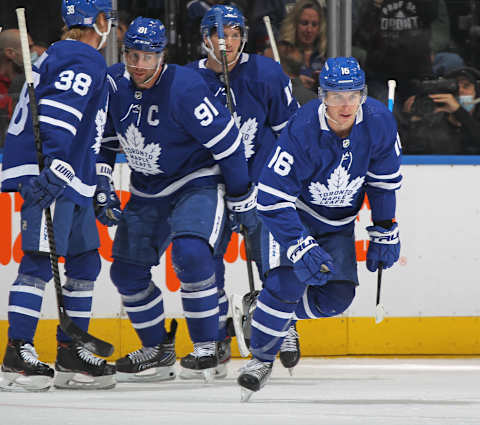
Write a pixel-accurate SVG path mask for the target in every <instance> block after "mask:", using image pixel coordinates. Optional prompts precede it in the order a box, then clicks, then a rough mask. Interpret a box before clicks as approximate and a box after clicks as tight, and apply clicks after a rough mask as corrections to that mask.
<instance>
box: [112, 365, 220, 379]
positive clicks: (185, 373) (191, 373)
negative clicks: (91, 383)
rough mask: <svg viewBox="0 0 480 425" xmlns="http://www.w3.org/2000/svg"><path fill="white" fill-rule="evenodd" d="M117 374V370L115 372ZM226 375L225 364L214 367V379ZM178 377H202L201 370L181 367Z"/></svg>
mask: <svg viewBox="0 0 480 425" xmlns="http://www.w3.org/2000/svg"><path fill="white" fill-rule="evenodd" d="M117 374H118V372H117ZM227 375H228V369H227V365H226V364H221V365H218V366H217V367H216V368H215V379H224V378H226V377H227ZM178 377H179V378H180V379H184V380H186V381H188V380H194V379H200V380H201V379H204V376H203V371H201V370H194V369H187V368H182V370H181V371H180V374H179V375H178Z"/></svg>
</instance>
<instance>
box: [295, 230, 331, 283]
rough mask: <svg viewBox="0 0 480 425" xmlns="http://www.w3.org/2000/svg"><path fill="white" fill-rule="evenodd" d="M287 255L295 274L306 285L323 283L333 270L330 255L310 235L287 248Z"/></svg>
mask: <svg viewBox="0 0 480 425" xmlns="http://www.w3.org/2000/svg"><path fill="white" fill-rule="evenodd" d="M287 257H288V258H289V260H290V261H291V262H292V263H293V271H294V273H295V275H296V276H297V277H298V279H299V280H300V282H302V283H305V284H307V285H312V286H321V285H325V284H326V283H327V281H328V280H329V279H330V278H331V277H332V274H333V273H334V272H335V269H334V266H333V260H332V257H331V256H330V254H329V253H328V252H326V251H325V250H324V249H322V248H321V247H320V245H318V243H317V241H316V240H315V239H314V238H312V237H311V236H307V237H306V238H305V239H303V238H302V239H300V240H299V242H298V244H296V245H292V246H291V247H290V248H288V250H287Z"/></svg>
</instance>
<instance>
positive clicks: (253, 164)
mask: <svg viewBox="0 0 480 425" xmlns="http://www.w3.org/2000/svg"><path fill="white" fill-rule="evenodd" d="M219 15H220V16H221V19H222V24H223V26H224V33H225V41H226V51H227V64H228V72H229V79H230V89H231V96H232V101H233V108H234V113H233V116H234V118H235V123H236V125H237V127H238V128H239V130H240V133H241V135H242V141H243V144H244V146H245V156H246V159H247V161H248V167H249V172H250V177H251V179H252V180H253V181H254V182H255V183H257V181H258V177H259V175H260V171H261V169H262V167H263V165H264V163H265V161H266V159H267V156H268V155H269V153H270V151H271V150H272V148H273V146H274V145H275V143H276V140H277V136H278V134H279V133H280V131H281V130H282V128H283V127H284V126H285V125H286V124H287V121H288V119H289V118H290V116H291V115H292V114H293V113H294V112H295V111H296V110H297V109H298V104H297V102H296V100H295V99H294V98H293V96H292V90H291V83H290V80H289V78H288V77H287V76H286V75H285V73H284V72H283V70H282V68H281V66H280V65H279V64H278V63H276V62H274V61H273V60H271V59H270V58H266V57H264V56H259V55H255V54H247V53H243V48H244V46H245V43H246V41H247V38H248V28H247V26H246V24H245V19H244V17H243V15H242V13H241V12H240V11H239V10H238V9H237V8H236V7H231V6H223V5H217V6H214V7H212V8H211V9H210V10H209V11H207V12H206V13H205V15H204V16H203V19H202V22H201V26H200V31H201V34H202V37H203V47H204V50H206V51H207V52H208V56H207V58H205V59H201V60H199V61H196V62H192V63H191V64H189V65H188V66H189V67H192V68H193V69H195V70H197V71H198V72H199V73H200V74H201V75H202V77H203V78H204V80H205V81H206V83H207V85H208V86H209V88H210V90H211V91H212V93H213V94H214V95H215V97H217V98H218V99H219V100H220V101H221V102H222V103H223V104H226V94H225V83H224V78H223V73H222V71H223V68H222V62H221V56H220V51H219V39H218V34H217V29H218V25H219V22H218V20H219V19H218V16H219ZM260 234H261V228H260V226H258V227H257V228H256V230H255V232H254V233H253V234H252V235H251V238H250V240H251V241H250V243H251V246H252V251H253V252H252V254H253V260H254V261H255V263H256V265H257V267H258V270H259V274H260V276H261V277H263V276H262V273H261V270H262V267H261V252H260ZM229 237H230V233H228V234H226V235H225V238H227V239H229ZM215 264H216V268H215V269H216V279H217V287H218V296H219V307H220V319H219V336H218V341H219V343H218V344H219V356H220V359H219V360H220V364H219V366H218V367H217V370H216V377H217V378H219V377H225V376H226V373H227V371H226V362H227V361H228V360H229V359H230V336H228V335H227V327H226V318H227V312H228V308H229V306H228V298H227V296H226V294H225V289H224V286H225V279H224V275H225V266H224V263H223V256H218V257H216V261H215ZM296 335H297V334H296V331H295V328H294V326H293V325H292V329H291V331H290V337H293V339H294V342H293V344H285V345H284V348H285V351H283V353H284V354H285V356H283V355H282V356H281V360H282V362H284V361H288V360H291V355H292V354H294V353H295V356H294V358H293V360H294V362H295V363H296V362H297V361H298V358H299V352H298V350H297V347H298V345H297V344H296V341H297V340H296ZM292 347H293V348H294V349H295V351H294V352H293V351H286V350H287V349H288V350H292ZM185 361H186V360H185V359H184V360H182V363H185ZM182 363H181V364H182ZM285 365H286V367H292V366H293V364H292V362H291V361H290V362H286V363H285ZM197 375H198V374H195V373H193V374H192V373H190V370H189V369H183V370H182V372H181V374H180V377H182V378H184V379H189V378H195V377H197Z"/></svg>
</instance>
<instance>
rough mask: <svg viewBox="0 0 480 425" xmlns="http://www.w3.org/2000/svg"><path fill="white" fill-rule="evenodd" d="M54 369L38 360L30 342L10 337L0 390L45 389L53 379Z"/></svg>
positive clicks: (33, 390)
mask: <svg viewBox="0 0 480 425" xmlns="http://www.w3.org/2000/svg"><path fill="white" fill-rule="evenodd" d="M53 375H54V370H53V369H52V368H51V367H50V366H49V365H48V364H46V363H43V362H41V361H40V360H38V355H37V353H36V351H35V348H34V347H33V345H32V344H30V343H28V342H25V341H21V340H14V339H10V340H9V341H8V345H7V350H6V352H5V357H4V359H3V364H2V374H1V378H0V390H2V391H19V392H22V391H25V392H27V391H29V392H35V391H47V390H48V389H49V388H50V387H51V385H52V380H53Z"/></svg>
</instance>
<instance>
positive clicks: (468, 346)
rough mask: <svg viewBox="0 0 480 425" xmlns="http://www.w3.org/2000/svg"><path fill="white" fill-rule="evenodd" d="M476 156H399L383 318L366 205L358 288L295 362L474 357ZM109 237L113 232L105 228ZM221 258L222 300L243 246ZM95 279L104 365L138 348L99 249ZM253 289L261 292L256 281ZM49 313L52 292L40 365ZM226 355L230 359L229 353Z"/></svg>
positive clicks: (1, 239)
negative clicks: (369, 266)
mask: <svg viewBox="0 0 480 425" xmlns="http://www.w3.org/2000/svg"><path fill="white" fill-rule="evenodd" d="M121 161H123V162H120V163H118V164H117V166H116V170H115V175H114V179H115V183H116V187H117V189H119V190H122V191H123V192H122V193H126V192H127V191H128V178H129V171H128V167H127V166H126V164H125V163H124V160H123V159H121ZM479 165H480V157H478V156H459V157H450V156H405V157H404V158H403V165H402V173H403V175H404V180H403V186H402V188H401V189H400V191H399V192H398V208H397V217H396V218H397V221H398V223H399V228H400V238H401V243H402V251H401V258H400V261H399V263H398V264H397V265H396V266H395V267H394V268H392V269H391V270H386V271H385V272H384V274H383V283H382V303H383V306H384V308H385V311H386V318H385V320H384V321H383V322H382V323H380V324H375V320H374V318H373V316H374V313H375V296H376V274H372V273H370V272H368V271H367V270H366V267H365V262H364V253H365V250H366V246H367V240H368V235H367V232H366V230H365V227H366V226H368V225H369V224H370V211H369V209H368V205H364V208H362V210H361V211H360V213H359V216H358V219H357V220H358V221H357V229H356V240H357V254H358V259H359V279H360V286H359V287H358V290H357V296H356V298H355V300H354V302H353V303H352V305H351V307H350V308H349V309H348V310H347V311H346V312H345V313H344V314H343V315H341V316H339V317H336V318H330V319H322V320H307V321H302V322H300V323H299V332H300V335H301V347H302V354H303V355H305V356H326V355H473V356H475V355H480V337H479V335H480V332H479V331H480V276H479V274H480V273H479V270H480V267H479V266H480V249H479V248H478V245H479V241H480V220H479V215H480V191H479V190H478V189H477V182H478V181H480V167H479ZM0 219H1V222H2V232H0V281H1V282H2V283H3V284H2V285H1V286H0V357H1V356H3V352H4V350H3V347H4V346H5V344H6V338H7V326H8V324H7V310H8V290H9V286H10V284H11V283H12V282H13V280H14V279H15V276H16V273H17V267H18V261H19V252H20V251H19V241H18V234H19V228H20V223H19V213H18V199H16V198H15V197H14V196H13V195H12V194H2V195H1V196H0ZM102 232H103V237H104V238H107V239H110V242H111V239H112V238H113V235H114V230H113V229H108V230H107V229H103V230H102ZM240 242H241V241H239V242H238V246H233V248H232V249H231V251H230V254H229V255H230V256H229V258H226V265H227V274H226V289H227V292H228V293H229V294H232V293H239V294H243V293H245V292H246V291H247V290H248V280H247V274H246V267H245V262H244V260H243V259H242V255H241V246H240ZM102 250H103V251H102V257H103V258H102V271H101V274H100V276H99V279H98V281H97V283H96V287H95V294H94V304H93V320H92V322H91V328H90V330H91V332H92V333H94V334H95V335H97V336H99V337H102V338H105V339H107V340H108V341H110V342H112V343H113V344H114V345H115V347H116V350H115V353H114V356H113V357H112V358H117V357H119V356H121V355H124V354H125V353H126V352H128V351H131V350H133V349H137V348H138V345H139V342H138V340H137V338H136V335H135V333H134V331H133V328H132V327H131V326H130V324H129V322H128V320H127V318H126V315H125V313H124V312H123V311H122V308H121V305H120V298H119V296H118V294H117V292H116V290H115V288H114V287H113V285H112V283H111V282H110V279H109V266H110V262H109V260H108V252H107V251H108V250H107V249H105V247H103V248H102ZM169 273H170V272H169V266H168V258H162V261H161V264H160V265H159V266H158V267H156V268H155V269H154V271H153V279H154V281H155V282H156V283H157V284H158V285H159V286H160V287H161V288H162V291H163V293H164V304H165V310H166V314H167V317H169V318H172V317H176V318H179V319H180V326H179V331H178V337H177V354H178V355H179V356H182V355H185V354H186V353H188V352H189V351H190V350H191V343H190V342H189V338H188V333H187V330H186V326H185V321H184V319H183V313H182V308H181V301H180V296H179V294H178V291H177V290H176V287H175V285H174V282H173V280H172V277H171V275H170V274H169ZM256 282H257V288H258V287H259V286H260V283H259V280H258V278H257V280H256ZM56 315H57V313H56V304H55V296H54V290H53V284H52V283H51V284H50V285H49V287H48V288H47V291H46V296H45V300H44V304H43V309H42V316H41V320H40V324H39V329H38V332H37V336H36V341H35V344H36V348H37V351H38V352H39V354H40V357H41V358H42V360H45V361H53V360H54V359H55V354H56V351H55V326H56V320H55V318H56ZM233 346H234V350H233V351H234V355H238V352H237V351H236V347H235V344H233Z"/></svg>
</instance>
